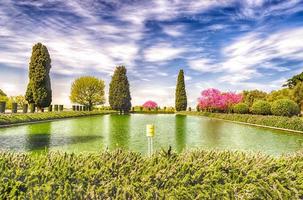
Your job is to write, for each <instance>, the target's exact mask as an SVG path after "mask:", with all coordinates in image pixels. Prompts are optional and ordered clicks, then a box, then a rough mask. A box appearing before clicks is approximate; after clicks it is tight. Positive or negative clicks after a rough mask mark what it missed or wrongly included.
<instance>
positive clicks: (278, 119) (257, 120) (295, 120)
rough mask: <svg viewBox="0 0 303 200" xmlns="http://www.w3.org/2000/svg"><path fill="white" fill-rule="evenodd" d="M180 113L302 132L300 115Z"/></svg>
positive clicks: (302, 125) (302, 122)
mask: <svg viewBox="0 0 303 200" xmlns="http://www.w3.org/2000/svg"><path fill="white" fill-rule="evenodd" d="M178 114H182V115H194V116H204V117H211V118H216V119H223V120H229V121H235V122H242V123H248V124H252V125H260V126H264V127H273V128H278V129H281V130H283V129H284V130H290V131H298V132H303V121H302V119H301V118H300V117H282V116H273V115H252V114H232V113H231V114H227V113H209V112H179V113H178Z"/></svg>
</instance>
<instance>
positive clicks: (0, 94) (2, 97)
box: [0, 89, 8, 102]
mask: <svg viewBox="0 0 303 200" xmlns="http://www.w3.org/2000/svg"><path fill="white" fill-rule="evenodd" d="M0 101H5V102H7V101H8V97H7V95H6V94H5V93H4V92H3V91H2V90H1V89H0Z"/></svg>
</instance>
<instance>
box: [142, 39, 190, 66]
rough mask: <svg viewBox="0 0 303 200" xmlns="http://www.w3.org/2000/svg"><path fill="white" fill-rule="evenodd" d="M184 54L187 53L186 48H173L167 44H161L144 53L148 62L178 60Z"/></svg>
mask: <svg viewBox="0 0 303 200" xmlns="http://www.w3.org/2000/svg"><path fill="white" fill-rule="evenodd" d="M183 52H185V49H184V48H177V47H173V46H171V45H170V44H167V43H159V44H156V45H154V46H151V47H149V48H147V49H146V50H145V51H144V59H145V60H146V61H148V62H159V61H168V60H173V59H175V58H178V57H179V56H180V55H181V54H182V53H183Z"/></svg>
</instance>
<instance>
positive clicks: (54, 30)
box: [0, 0, 303, 105]
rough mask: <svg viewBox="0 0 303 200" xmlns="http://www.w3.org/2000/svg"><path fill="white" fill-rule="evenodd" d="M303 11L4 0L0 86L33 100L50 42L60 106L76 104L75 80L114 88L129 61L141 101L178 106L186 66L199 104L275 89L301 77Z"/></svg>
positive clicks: (224, 2)
mask: <svg viewBox="0 0 303 200" xmlns="http://www.w3.org/2000/svg"><path fill="white" fill-rule="evenodd" d="M302 10H303V5H302V1H299V0H292V1H278V2H272V1H265V0H256V1H252V0H245V1H242V0H241V1H240V0H205V1H195V0H190V1H182V0H175V1H158V0H151V1H106V0H104V1H103V0H101V1H94V0H88V1H80V0H75V1H62V0H41V1H13V0H3V1H0V70H1V73H0V84H1V85H0V87H2V88H4V89H6V90H7V91H8V93H10V94H16V93H24V90H25V85H26V80H27V74H26V70H27V69H28V63H29V58H30V55H31V48H32V46H33V44H35V43H37V42H42V43H44V44H45V45H46V46H47V47H48V49H49V52H50V54H51V58H52V69H51V76H52V80H53V85H52V86H53V91H54V98H55V99H54V101H58V103H59V101H64V102H65V103H66V104H68V103H69V102H68V98H65V97H64V95H66V94H68V93H69V89H70V83H71V81H72V80H73V79H74V78H75V77H78V76H81V75H84V74H92V75H98V76H100V77H101V78H103V79H105V80H106V81H107V82H108V81H109V79H110V75H111V74H112V72H113V69H114V67H115V66H116V65H120V64H123V65H126V66H127V68H128V75H129V77H130V83H131V85H132V84H134V85H133V86H132V95H133V100H134V104H136V103H141V102H143V101H144V100H145V98H146V97H147V96H150V97H151V98H153V99H155V100H156V101H159V102H163V104H170V105H171V104H173V101H171V99H173V98H174V97H173V96H174V88H173V85H174V84H175V81H176V75H177V73H178V70H179V68H181V67H182V68H183V69H184V70H185V74H186V76H185V79H186V82H187V83H188V87H187V88H188V95H189V97H190V98H191V100H190V102H192V103H193V102H194V101H195V100H196V96H198V95H199V90H201V89H202V88H205V87H208V86H212V87H218V88H221V89H224V90H228V89H230V90H235V89H245V88H253V87H260V88H266V87H267V86H268V87H269V88H271V89H275V87H278V86H279V84H280V82H281V81H277V80H281V76H282V75H283V78H285V77H287V76H290V75H293V74H294V73H297V72H299V71H300V70H302V69H301V68H302V67H301V68H300V66H302V64H303V47H302V42H301V41H302V38H303V23H302V21H303V17H302V15H299V13H300V12H301V11H302ZM4 69H5V70H4ZM8 76H10V79H12V80H13V81H10V79H8V78H7V77H8ZM265 80H266V81H265ZM269 80H270V82H271V84H269V83H268V82H269ZM283 80H284V79H283ZM4 83H7V85H3V84H4ZM9 84H10V85H9ZM14 84H15V85H17V86H16V87H14V89H12V87H11V86H12V85H14ZM151 84H152V86H151ZM269 85H270V86H269ZM13 90H14V91H13ZM192 99H194V100H192Z"/></svg>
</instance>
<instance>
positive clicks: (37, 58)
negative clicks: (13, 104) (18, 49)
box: [25, 43, 52, 109]
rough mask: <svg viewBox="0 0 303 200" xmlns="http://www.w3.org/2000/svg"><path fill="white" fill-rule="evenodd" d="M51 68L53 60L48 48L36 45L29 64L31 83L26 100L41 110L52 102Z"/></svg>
mask: <svg viewBox="0 0 303 200" xmlns="http://www.w3.org/2000/svg"><path fill="white" fill-rule="evenodd" d="M50 68H51V59H50V55H49V52H48V50H47V48H46V46H44V45H43V44H41V43H37V44H35V45H34V46H33V49H32V56H31V59H30V63H29V83H28V86H27V90H26V95H25V98H26V100H27V101H28V102H29V103H35V104H36V105H37V107H38V108H40V109H41V108H44V107H48V106H49V105H50V104H51V102H52V90H51V82H50V77H49V71H50Z"/></svg>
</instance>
